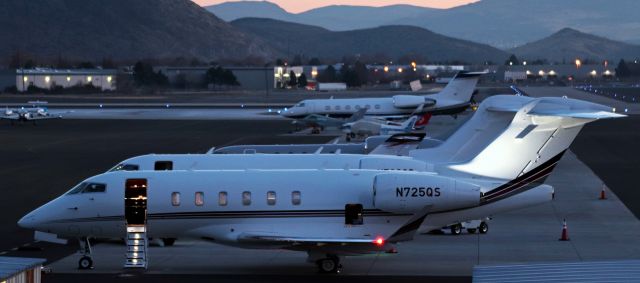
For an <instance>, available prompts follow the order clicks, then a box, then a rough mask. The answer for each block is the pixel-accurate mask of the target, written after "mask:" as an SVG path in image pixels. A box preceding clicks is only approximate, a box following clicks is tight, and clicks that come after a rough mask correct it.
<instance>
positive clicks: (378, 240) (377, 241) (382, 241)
mask: <svg viewBox="0 0 640 283" xmlns="http://www.w3.org/2000/svg"><path fill="white" fill-rule="evenodd" d="M373 243H375V244H376V245H378V246H383V245H384V238H382V237H377V238H376V239H375V240H374V241H373Z"/></svg>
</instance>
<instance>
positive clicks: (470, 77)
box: [427, 72, 486, 112]
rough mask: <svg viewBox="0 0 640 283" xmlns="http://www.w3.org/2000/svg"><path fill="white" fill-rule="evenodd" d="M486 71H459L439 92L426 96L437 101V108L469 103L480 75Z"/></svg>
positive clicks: (445, 108)
mask: <svg viewBox="0 0 640 283" xmlns="http://www.w3.org/2000/svg"><path fill="white" fill-rule="evenodd" d="M484 74H486V72H459V73H458V74H457V75H456V76H455V77H454V78H453V79H452V80H451V81H450V82H449V83H448V84H447V86H446V87H445V88H444V89H442V90H441V91H440V92H438V93H436V94H433V95H429V96H427V97H428V98H431V99H434V100H435V101H437V106H438V108H441V110H439V111H440V112H441V111H446V110H447V109H448V108H457V107H460V106H464V105H467V106H468V105H469V104H471V98H472V97H473V93H474V91H475V89H476V85H477V84H478V80H479V79H480V76H482V75H484Z"/></svg>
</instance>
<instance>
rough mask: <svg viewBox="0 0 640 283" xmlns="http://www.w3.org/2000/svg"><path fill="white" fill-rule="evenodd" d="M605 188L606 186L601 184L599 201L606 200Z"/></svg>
mask: <svg viewBox="0 0 640 283" xmlns="http://www.w3.org/2000/svg"><path fill="white" fill-rule="evenodd" d="M606 187H607V186H606V185H605V184H602V190H601V191H600V199H601V200H605V199H607V194H606V192H605V188H606Z"/></svg>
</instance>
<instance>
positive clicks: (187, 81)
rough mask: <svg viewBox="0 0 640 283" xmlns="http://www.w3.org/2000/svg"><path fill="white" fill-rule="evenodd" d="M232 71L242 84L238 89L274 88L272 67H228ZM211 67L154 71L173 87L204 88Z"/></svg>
mask: <svg viewBox="0 0 640 283" xmlns="http://www.w3.org/2000/svg"><path fill="white" fill-rule="evenodd" d="M223 68H224V69H225V70H230V71H231V72H233V75H234V76H235V77H236V79H237V80H238V83H240V86H238V89H242V90H264V89H266V88H273V87H274V83H275V82H274V81H273V80H272V79H271V78H273V77H274V75H273V74H274V69H273V68H271V67H233V66H230V67H226V66H223ZM209 69H211V66H206V67H168V66H163V67H155V68H154V71H156V72H158V71H160V72H162V73H163V74H164V75H165V76H167V78H168V79H169V83H170V84H171V85H184V87H185V88H198V86H200V87H202V85H203V83H204V81H205V76H206V74H207V71H208V70H209Z"/></svg>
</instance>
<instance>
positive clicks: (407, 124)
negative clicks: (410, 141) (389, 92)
mask: <svg viewBox="0 0 640 283" xmlns="http://www.w3.org/2000/svg"><path fill="white" fill-rule="evenodd" d="M417 121H418V116H415V115H414V116H411V117H409V119H407V120H406V121H404V122H402V124H401V127H402V128H403V129H404V131H405V132H406V133H410V132H411V131H413V129H414V127H415V125H416V122H417Z"/></svg>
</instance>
